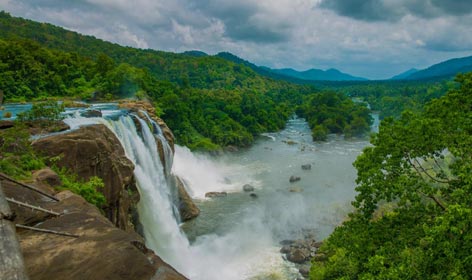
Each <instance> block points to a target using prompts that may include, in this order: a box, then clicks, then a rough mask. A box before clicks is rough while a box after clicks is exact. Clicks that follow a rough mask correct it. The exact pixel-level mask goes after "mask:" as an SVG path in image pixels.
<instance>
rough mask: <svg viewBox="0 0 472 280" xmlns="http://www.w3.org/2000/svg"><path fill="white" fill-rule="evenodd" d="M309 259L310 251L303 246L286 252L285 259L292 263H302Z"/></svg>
mask: <svg viewBox="0 0 472 280" xmlns="http://www.w3.org/2000/svg"><path fill="white" fill-rule="evenodd" d="M309 259H310V251H309V250H307V249H305V248H296V249H294V250H291V251H290V252H289V253H288V254H287V260H288V261H291V262H293V263H304V262H306V261H308V260H309Z"/></svg>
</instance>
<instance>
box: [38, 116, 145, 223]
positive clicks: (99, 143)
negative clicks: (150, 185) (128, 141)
mask: <svg viewBox="0 0 472 280" xmlns="http://www.w3.org/2000/svg"><path fill="white" fill-rule="evenodd" d="M33 148H34V149H35V150H36V151H38V152H40V153H42V154H44V155H47V156H51V157H57V156H60V159H59V160H58V161H57V162H56V163H55V164H56V165H57V166H59V167H67V168H68V169H70V170H71V171H72V172H74V173H76V174H77V175H78V177H79V178H83V179H88V178H90V177H92V176H98V177H100V178H102V179H103V182H104V184H105V187H104V188H103V189H101V190H100V191H101V192H103V194H104V195H105V198H106V200H107V204H106V205H105V206H104V208H103V210H104V212H105V214H106V217H107V218H108V219H109V220H110V221H112V222H113V223H114V224H115V225H116V226H118V227H119V228H121V229H124V230H133V228H134V226H133V224H132V222H131V214H132V212H133V208H134V207H135V205H136V203H137V202H138V201H139V194H138V192H137V189H136V185H135V181H134V175H133V170H134V165H133V163H132V162H131V161H130V160H129V159H128V158H126V156H125V152H124V150H123V148H122V146H121V144H120V142H119V140H118V139H117V138H116V136H115V135H114V134H113V133H112V132H111V131H110V130H109V129H108V128H107V127H106V126H104V125H91V126H85V127H82V128H79V129H77V130H74V131H70V132H68V133H64V134H58V135H52V136H49V137H45V138H40V139H38V140H36V141H34V142H33Z"/></svg>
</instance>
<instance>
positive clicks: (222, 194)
mask: <svg viewBox="0 0 472 280" xmlns="http://www.w3.org/2000/svg"><path fill="white" fill-rule="evenodd" d="M227 195H228V193H226V192H207V193H206V194H205V197H225V196H227Z"/></svg>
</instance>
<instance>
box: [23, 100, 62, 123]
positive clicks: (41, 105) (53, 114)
mask: <svg viewBox="0 0 472 280" xmlns="http://www.w3.org/2000/svg"><path fill="white" fill-rule="evenodd" d="M63 112H64V105H63V104H59V103H57V102H56V101H45V102H36V103H33V106H32V107H31V109H30V110H29V111H26V112H22V113H19V114H18V116H17V117H18V120H20V121H43V122H53V121H59V120H62V119H64V117H63V116H62V113H63Z"/></svg>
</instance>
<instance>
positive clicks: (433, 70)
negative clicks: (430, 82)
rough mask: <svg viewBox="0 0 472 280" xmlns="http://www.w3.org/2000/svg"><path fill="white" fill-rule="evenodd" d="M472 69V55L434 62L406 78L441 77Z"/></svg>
mask: <svg viewBox="0 0 472 280" xmlns="http://www.w3.org/2000/svg"><path fill="white" fill-rule="evenodd" d="M470 71H472V56H468V57H462V58H454V59H450V60H446V61H443V62H441V63H438V64H434V65H432V66H430V67H428V68H426V69H424V70H420V71H418V72H416V73H413V74H411V75H409V76H407V77H405V79H406V80H424V79H431V78H439V77H444V78H446V77H453V76H455V75H457V74H458V73H465V72H470Z"/></svg>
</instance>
